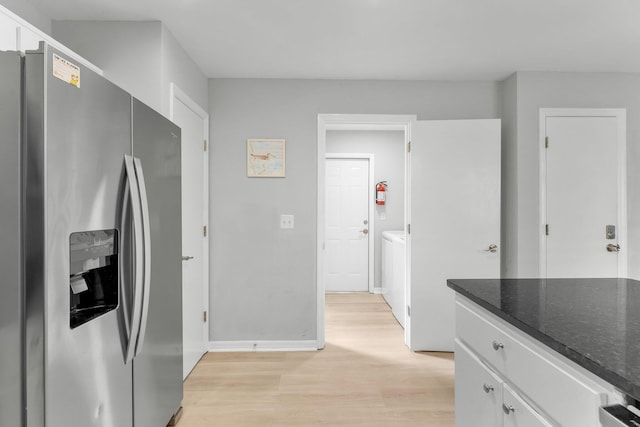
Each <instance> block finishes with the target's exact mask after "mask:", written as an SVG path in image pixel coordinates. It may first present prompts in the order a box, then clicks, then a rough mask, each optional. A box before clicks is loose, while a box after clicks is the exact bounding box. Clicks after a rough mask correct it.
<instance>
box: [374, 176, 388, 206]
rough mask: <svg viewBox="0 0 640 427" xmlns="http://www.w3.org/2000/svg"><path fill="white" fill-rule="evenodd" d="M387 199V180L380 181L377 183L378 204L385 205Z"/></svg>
mask: <svg viewBox="0 0 640 427" xmlns="http://www.w3.org/2000/svg"><path fill="white" fill-rule="evenodd" d="M386 199H387V181H380V182H379V183H377V184H376V204H377V205H384V203H385V201H386Z"/></svg>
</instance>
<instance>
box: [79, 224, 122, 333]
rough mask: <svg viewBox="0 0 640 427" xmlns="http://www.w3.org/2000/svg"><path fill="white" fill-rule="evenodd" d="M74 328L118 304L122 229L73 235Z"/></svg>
mask: <svg viewBox="0 0 640 427" xmlns="http://www.w3.org/2000/svg"><path fill="white" fill-rule="evenodd" d="M69 259H70V270H69V271H70V273H69V286H70V295H71V298H70V305H69V310H70V315H71V322H70V326H71V329H73V328H76V327H78V326H80V325H82V324H84V323H87V322H89V321H90V320H92V319H95V318H96V317H98V316H101V315H103V314H105V313H107V312H109V311H111V310H114V309H116V307H117V306H118V277H119V274H118V232H117V230H99V231H82V232H78V233H72V234H71V235H70V236H69Z"/></svg>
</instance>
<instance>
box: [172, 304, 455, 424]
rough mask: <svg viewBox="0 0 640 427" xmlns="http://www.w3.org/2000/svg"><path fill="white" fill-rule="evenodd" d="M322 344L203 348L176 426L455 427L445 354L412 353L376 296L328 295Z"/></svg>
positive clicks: (449, 360) (450, 372)
mask: <svg viewBox="0 0 640 427" xmlns="http://www.w3.org/2000/svg"><path fill="white" fill-rule="evenodd" d="M326 301H327V305H326V348H325V349H324V350H322V351H317V352H269V353H264V352H263V353H261V352H258V353H209V354H207V355H205V356H204V358H203V359H202V360H201V361H200V363H199V364H198V365H197V366H196V368H195V369H194V371H193V372H192V373H191V375H190V376H189V378H187V380H186V382H185V385H184V401H183V407H184V413H183V417H182V419H181V420H180V422H179V424H178V427H201V426H202V427H204V426H207V427H214V426H223V427H242V426H257V427H279V426H296V427H311V426H367V427H374V426H380V427H383V426H384V427H396V426H397V427H405V426H429V427H440V426H447V427H449V426H453V425H454V405H453V383H454V380H453V355H452V354H450V353H414V352H411V351H409V350H408V349H407V348H406V347H405V346H404V344H403V338H402V328H401V327H400V325H399V324H398V323H397V322H396V320H395V318H394V317H393V315H392V314H391V311H390V309H389V307H388V306H387V304H386V303H385V302H384V300H383V299H382V297H380V296H379V295H371V294H328V295H327V299H326Z"/></svg>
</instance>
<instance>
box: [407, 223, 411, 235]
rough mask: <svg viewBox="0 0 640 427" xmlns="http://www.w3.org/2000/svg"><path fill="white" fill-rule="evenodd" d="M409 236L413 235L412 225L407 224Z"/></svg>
mask: <svg viewBox="0 0 640 427" xmlns="http://www.w3.org/2000/svg"><path fill="white" fill-rule="evenodd" d="M407 234H411V224H407Z"/></svg>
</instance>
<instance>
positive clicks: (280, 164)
mask: <svg viewBox="0 0 640 427" xmlns="http://www.w3.org/2000/svg"><path fill="white" fill-rule="evenodd" d="M284 165H285V150H284V139H248V140H247V176H248V177H265V178H282V177H284V176H285V171H284Z"/></svg>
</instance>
